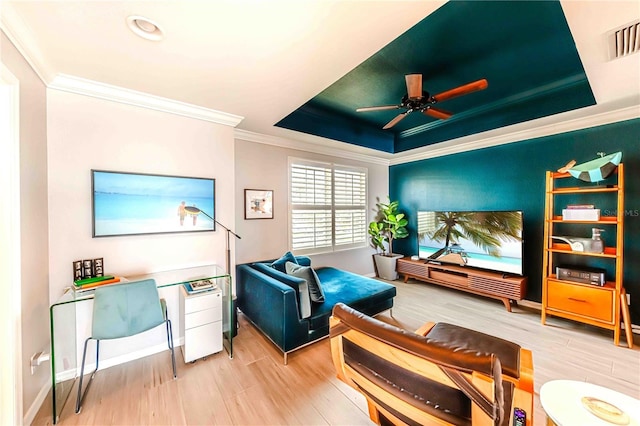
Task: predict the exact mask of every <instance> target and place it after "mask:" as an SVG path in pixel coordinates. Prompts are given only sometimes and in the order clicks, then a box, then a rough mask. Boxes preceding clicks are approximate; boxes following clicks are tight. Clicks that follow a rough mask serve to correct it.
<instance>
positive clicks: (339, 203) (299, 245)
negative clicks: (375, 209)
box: [289, 159, 367, 254]
mask: <svg viewBox="0 0 640 426" xmlns="http://www.w3.org/2000/svg"><path fill="white" fill-rule="evenodd" d="M289 205H290V212H291V214H290V223H289V225H290V240H289V245H290V248H291V250H292V251H294V252H296V254H305V253H306V254H309V253H319V252H327V251H336V250H344V249H348V248H355V247H364V246H365V245H366V236H367V226H366V225H367V224H366V219H367V218H366V213H367V169H363V168H356V167H347V166H340V165H337V164H329V163H318V162H311V161H306V160H300V159H290V160H289Z"/></svg>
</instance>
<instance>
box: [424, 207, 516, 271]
mask: <svg viewBox="0 0 640 426" xmlns="http://www.w3.org/2000/svg"><path fill="white" fill-rule="evenodd" d="M417 216H418V255H419V257H420V258H421V259H427V260H431V261H435V262H443V263H453V264H458V265H461V266H471V267H475V268H482V269H489V270H493V271H500V272H504V273H509V274H516V275H522V249H523V244H522V225H523V220H522V212H521V211H440V212H437V211H418V215H417Z"/></svg>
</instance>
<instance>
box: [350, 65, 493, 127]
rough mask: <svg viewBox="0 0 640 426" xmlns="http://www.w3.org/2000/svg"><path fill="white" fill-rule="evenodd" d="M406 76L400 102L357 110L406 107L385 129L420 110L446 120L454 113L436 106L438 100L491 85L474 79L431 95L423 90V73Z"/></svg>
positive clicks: (483, 80)
mask: <svg viewBox="0 0 640 426" xmlns="http://www.w3.org/2000/svg"><path fill="white" fill-rule="evenodd" d="M404 78H405V82H406V85H407V94H406V95H404V97H403V98H402V100H401V101H400V104H398V105H382V106H372V107H362V108H358V109H356V112H369V111H386V110H392V109H405V111H404V112H401V113H400V114H398V115H397V116H396V117H395V118H394V119H393V120H391V121H389V122H388V123H387V124H385V125H384V127H383V128H382V129H383V130H387V129H390V128H392V127H393V126H395V125H396V124H398V123H399V122H400V120H402V119H403V118H405V117H406V116H407V115H409V114H410V113H412V112H414V111H419V112H421V113H423V114H425V115H428V116H430V117H434V118H438V119H440V120H446V119H448V118H451V116H452V115H453V113H451V112H449V111H445V110H443V109H440V108H435V107H434V105H435V104H437V103H438V102H443V101H446V100H448V99H452V98H456V97H458V96H462V95H467V94H469V93H473V92H477V91H478V90H484V89H486V88H487V87H488V86H489V83H488V82H487V80H486V79H481V80H477V81H473V82H471V83H467V84H463V85H462V86H458V87H455V88H453V89H450V90H446V91H444V92H442V93H438V94H437V95H434V96H430V95H429V93H428V92H425V91H424V90H422V74H407V75H405V76H404Z"/></svg>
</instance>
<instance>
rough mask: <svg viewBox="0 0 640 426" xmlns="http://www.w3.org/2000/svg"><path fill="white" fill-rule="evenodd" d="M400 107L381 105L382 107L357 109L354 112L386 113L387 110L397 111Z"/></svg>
mask: <svg viewBox="0 0 640 426" xmlns="http://www.w3.org/2000/svg"><path fill="white" fill-rule="evenodd" d="M398 108H400V105H383V106H371V107H364V108H358V109H357V110H356V112H368V111H386V110H388V109H398Z"/></svg>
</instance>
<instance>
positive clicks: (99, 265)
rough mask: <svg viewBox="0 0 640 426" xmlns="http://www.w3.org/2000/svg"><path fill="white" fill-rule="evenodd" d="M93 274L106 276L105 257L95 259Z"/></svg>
mask: <svg viewBox="0 0 640 426" xmlns="http://www.w3.org/2000/svg"><path fill="white" fill-rule="evenodd" d="M93 276H94V277H103V276H104V268H103V258H102V257H99V258H98V259H93Z"/></svg>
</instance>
